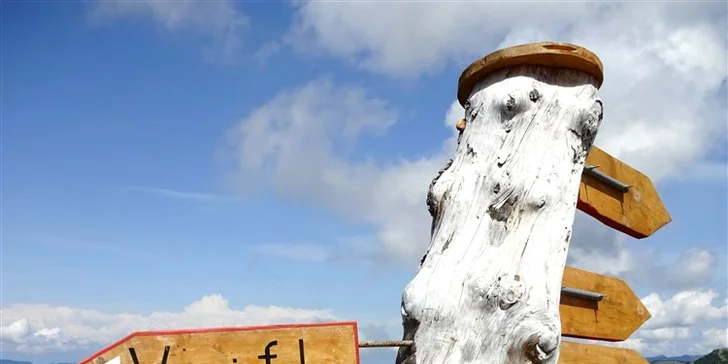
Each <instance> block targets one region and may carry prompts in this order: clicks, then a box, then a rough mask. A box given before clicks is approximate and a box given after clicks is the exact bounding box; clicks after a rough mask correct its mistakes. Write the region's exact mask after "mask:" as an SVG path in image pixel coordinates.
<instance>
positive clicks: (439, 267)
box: [396, 64, 602, 364]
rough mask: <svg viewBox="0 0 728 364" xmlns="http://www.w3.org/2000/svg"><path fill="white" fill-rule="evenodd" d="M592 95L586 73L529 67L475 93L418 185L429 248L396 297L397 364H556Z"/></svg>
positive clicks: (592, 131) (485, 82)
mask: <svg viewBox="0 0 728 364" xmlns="http://www.w3.org/2000/svg"><path fill="white" fill-rule="evenodd" d="M600 66H601V64H600ZM600 85H601V79H598V77H595V76H594V74H593V73H592V74H590V73H588V72H583V71H580V70H576V69H566V68H549V67H543V66H534V65H515V66H510V67H506V68H502V69H500V70H495V71H494V72H492V73H490V74H488V75H487V76H486V77H485V78H483V79H482V80H480V81H479V82H478V83H477V84H476V85H475V87H474V88H473V90H472V93H470V94H469V95H470V97H469V99H468V102H467V103H466V105H465V108H466V112H465V121H464V128H462V130H461V135H460V140H459V141H458V147H457V151H456V154H455V157H454V158H453V159H452V160H450V162H449V163H448V164H447V165H446V166H445V168H444V169H443V170H442V171H441V172H440V174H439V175H438V176H437V177H435V179H434V180H433V181H432V184H431V185H430V191H429V194H428V198H427V205H428V207H429V210H430V213H431V214H432V217H433V220H432V238H431V242H430V246H429V248H428V250H427V252H426V253H425V255H424V257H423V258H422V262H421V264H420V267H419V268H418V270H417V274H416V275H415V277H414V279H413V280H412V281H411V282H410V283H409V284H408V285H407V287H406V288H405V290H404V294H403V296H402V319H403V326H404V339H405V340H414V344H413V345H412V346H409V347H403V348H402V349H401V350H400V352H399V355H398V356H397V361H396V362H397V364H468V363H488V364H506V363H508V364H511V363H518V364H528V363H556V362H557V360H558V352H559V348H560V343H561V324H560V318H559V297H560V290H561V279H562V274H563V271H564V265H565V263H566V256H567V251H568V247H569V242H570V238H571V229H572V225H573V221H574V214H575V211H576V203H577V196H578V190H579V182H580V180H581V173H582V170H583V167H584V161H585V159H586V155H587V152H588V150H589V148H590V147H591V145H592V143H593V140H594V138H595V136H596V133H597V129H598V128H599V125H600V123H601V120H602V103H601V101H600V100H599V99H598V94H597V89H598V87H599V86H600ZM462 126H463V125H462V124H460V125H459V126H458V128H459V129H461V127H462Z"/></svg>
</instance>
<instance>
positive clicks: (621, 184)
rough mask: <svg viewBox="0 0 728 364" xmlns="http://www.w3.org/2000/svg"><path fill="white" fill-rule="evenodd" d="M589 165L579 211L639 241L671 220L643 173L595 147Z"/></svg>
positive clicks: (582, 187) (580, 189) (592, 149)
mask: <svg viewBox="0 0 728 364" xmlns="http://www.w3.org/2000/svg"><path fill="white" fill-rule="evenodd" d="M586 165H587V166H586V167H585V170H584V174H583V175H582V178H581V186H580V187H579V202H578V203H577V208H578V209H579V210H581V211H584V212H586V213H587V214H589V215H591V216H592V217H594V218H596V219H597V220H599V221H601V222H602V223H604V224H606V225H607V226H609V227H611V228H613V229H616V230H619V231H621V232H623V233H625V234H627V235H629V236H632V237H634V238H637V239H642V238H645V237H648V236H650V235H652V234H653V233H655V231H657V230H658V229H660V228H661V227H663V226H665V225H666V224H667V223H669V222H670V221H671V220H672V219H671V217H670V214H669V213H668V212H667V210H666V209H665V206H664V205H663V204H662V201H661V200H660V196H659V195H658V193H657V191H656V190H655V186H654V185H653V184H652V181H650V179H649V178H648V177H647V176H645V175H644V174H642V173H640V172H639V171H637V170H635V169H633V168H632V167H630V166H628V165H626V164H624V163H622V162H621V161H620V160H619V159H617V158H614V157H612V156H611V155H609V154H607V153H606V152H604V151H603V150H601V149H599V148H597V147H596V146H592V148H591V150H590V151H589V155H588V156H587V158H586ZM593 167H596V168H593Z"/></svg>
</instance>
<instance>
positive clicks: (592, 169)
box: [582, 165, 632, 193]
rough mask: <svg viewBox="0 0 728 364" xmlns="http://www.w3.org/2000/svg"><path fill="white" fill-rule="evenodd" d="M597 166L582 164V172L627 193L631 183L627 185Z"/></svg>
mask: <svg viewBox="0 0 728 364" xmlns="http://www.w3.org/2000/svg"><path fill="white" fill-rule="evenodd" d="M598 168H599V166H592V165H586V166H584V172H583V173H582V174H586V175H588V176H590V177H594V178H596V179H598V180H599V181H600V182H602V183H604V184H606V185H607V186H609V187H612V188H614V189H615V190H617V191H619V192H622V193H627V192H628V191H629V188H630V187H632V185H628V184H625V183H622V182H621V181H619V180H616V179H614V178H613V177H612V176H610V175H608V174H606V173H604V172H602V171H600V170H599V169H598Z"/></svg>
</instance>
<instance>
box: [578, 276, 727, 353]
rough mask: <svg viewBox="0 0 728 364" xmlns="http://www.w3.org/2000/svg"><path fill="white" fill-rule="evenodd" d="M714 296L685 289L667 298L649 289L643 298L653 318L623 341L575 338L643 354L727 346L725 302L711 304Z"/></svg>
mask: <svg viewBox="0 0 728 364" xmlns="http://www.w3.org/2000/svg"><path fill="white" fill-rule="evenodd" d="M716 297H717V293H716V292H714V291H710V290H703V291H701V290H687V291H682V292H678V293H677V294H675V295H674V296H672V297H669V298H663V297H662V296H661V295H659V294H657V293H652V294H650V295H648V296H646V297H643V298H642V302H643V303H644V304H645V306H646V307H647V309H648V310H649V311H650V313H651V314H652V318H651V319H650V320H648V321H647V322H646V323H645V324H644V325H643V326H642V327H641V328H639V329H638V330H637V331H636V332H635V333H634V334H632V336H631V337H630V338H629V339H627V340H626V341H623V342H615V343H605V342H596V341H593V340H577V341H583V342H589V343H592V344H598V345H606V346H615V347H626V348H631V349H634V350H637V351H639V352H640V353H641V354H642V355H644V356H655V355H668V356H670V355H684V354H698V355H704V354H707V353H709V352H710V351H712V350H714V349H716V348H720V347H726V336H725V335H726V329H725V327H726V318H727V317H728V306H726V305H725V304H723V306H716V305H714V304H713V301H714V300H715V298H716ZM701 326H702V327H706V328H705V329H703V330H702V334H700V335H699V334H698V333H699V332H700V330H699V329H697V328H698V327H701Z"/></svg>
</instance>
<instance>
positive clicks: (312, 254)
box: [252, 243, 331, 262]
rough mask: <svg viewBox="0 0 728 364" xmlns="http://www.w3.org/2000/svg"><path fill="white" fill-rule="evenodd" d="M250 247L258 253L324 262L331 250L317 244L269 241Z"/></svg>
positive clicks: (329, 256)
mask: <svg viewBox="0 0 728 364" xmlns="http://www.w3.org/2000/svg"><path fill="white" fill-rule="evenodd" d="M252 249H253V251H255V252H256V253H259V254H264V255H271V256H276V257H280V258H284V259H288V260H298V261H303V262H324V261H327V260H329V259H330V258H331V251H330V250H329V249H327V248H326V247H324V246H322V245H319V244H281V243H275V244H274V243H269V244H262V245H256V246H254V247H252Z"/></svg>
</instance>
